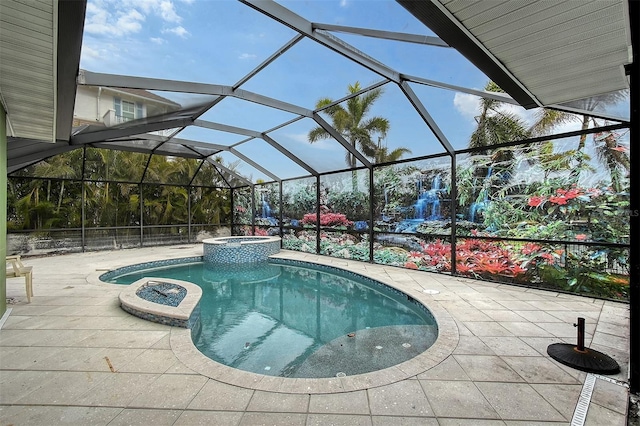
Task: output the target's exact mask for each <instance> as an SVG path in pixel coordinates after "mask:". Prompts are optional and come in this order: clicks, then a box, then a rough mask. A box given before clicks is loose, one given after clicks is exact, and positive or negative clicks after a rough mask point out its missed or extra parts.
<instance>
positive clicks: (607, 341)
mask: <svg viewBox="0 0 640 426" xmlns="http://www.w3.org/2000/svg"><path fill="white" fill-rule="evenodd" d="M591 344H593V345H600V346H606V347H609V348H613V349H618V350H620V351H628V350H629V339H627V338H624V337H620V336H614V335H613V334H606V333H600V332H596V333H595V334H594V335H593V340H592V341H591Z"/></svg>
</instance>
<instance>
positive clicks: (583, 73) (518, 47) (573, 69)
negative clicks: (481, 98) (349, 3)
mask: <svg viewBox="0 0 640 426" xmlns="http://www.w3.org/2000/svg"><path fill="white" fill-rule="evenodd" d="M398 3H400V4H401V5H402V6H403V7H404V8H405V9H407V10H408V11H409V12H410V13H411V14H413V15H414V16H415V17H416V18H417V19H419V20H420V21H421V22H422V23H424V24H425V25H427V26H428V27H429V28H431V30H432V31H434V32H435V33H436V34H437V35H438V36H439V37H440V38H441V39H442V40H444V41H445V42H446V43H448V44H449V45H450V46H452V47H454V48H455V49H457V50H458V51H459V52H460V53H461V54H463V55H464V56H465V57H466V58H467V59H468V60H469V61H471V62H472V63H473V64H474V65H476V66H477V67H478V68H479V69H480V70H481V71H483V72H484V73H485V74H486V75H487V76H488V77H489V78H491V79H492V80H493V81H494V82H495V83H496V84H498V85H499V86H500V87H501V88H502V89H503V90H505V91H506V92H507V93H509V94H510V95H511V96H512V97H513V98H514V99H516V100H517V101H518V102H519V103H520V104H521V105H522V106H524V107H525V108H534V107H538V106H551V105H555V104H561V103H564V102H570V101H575V100H579V99H585V98H589V97H592V96H597V95H602V94H605V93H611V92H614V91H617V90H623V89H628V88H629V82H628V80H627V78H626V75H625V68H624V67H625V65H627V64H629V63H631V61H632V56H631V29H630V19H629V10H628V4H627V0H595V1H593V0H592V1H588V0H584V1H548V0H492V1H486V0H475V1H472V0H423V1H416V0H398Z"/></svg>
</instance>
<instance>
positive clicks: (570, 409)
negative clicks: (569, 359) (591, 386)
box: [531, 384, 582, 420]
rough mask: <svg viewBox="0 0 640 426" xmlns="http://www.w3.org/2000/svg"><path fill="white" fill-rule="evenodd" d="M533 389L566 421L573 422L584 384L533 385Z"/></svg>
mask: <svg viewBox="0 0 640 426" xmlns="http://www.w3.org/2000/svg"><path fill="white" fill-rule="evenodd" d="M531 387H533V388H534V389H535V390H536V392H538V393H539V394H540V395H542V397H543V398H544V399H546V400H547V402H549V403H550V404H551V405H553V406H554V408H555V409H556V410H558V411H559V412H560V414H562V415H563V416H564V418H565V419H566V420H571V418H572V417H573V413H574V411H575V409H576V404H577V403H578V399H579V398H580V392H582V384H576V385H561V384H532V385H531Z"/></svg>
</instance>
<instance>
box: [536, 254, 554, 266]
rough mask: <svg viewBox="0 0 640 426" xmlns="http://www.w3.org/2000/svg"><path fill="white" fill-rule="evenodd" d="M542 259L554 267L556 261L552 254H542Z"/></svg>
mask: <svg viewBox="0 0 640 426" xmlns="http://www.w3.org/2000/svg"><path fill="white" fill-rule="evenodd" d="M540 257H541V258H543V259H544V260H546V261H547V263H549V264H551V265H553V264H554V263H555V259H554V257H553V255H552V254H551V253H542V254H541V255H540Z"/></svg>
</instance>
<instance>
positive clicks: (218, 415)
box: [173, 410, 243, 426]
mask: <svg viewBox="0 0 640 426" xmlns="http://www.w3.org/2000/svg"><path fill="white" fill-rule="evenodd" d="M242 415H243V413H242V412H232V411H190V410H188V411H183V412H182V414H181V415H180V417H178V420H176V422H175V423H174V424H173V426H213V425H215V426H237V425H238V423H239V422H240V419H241V418H242Z"/></svg>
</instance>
